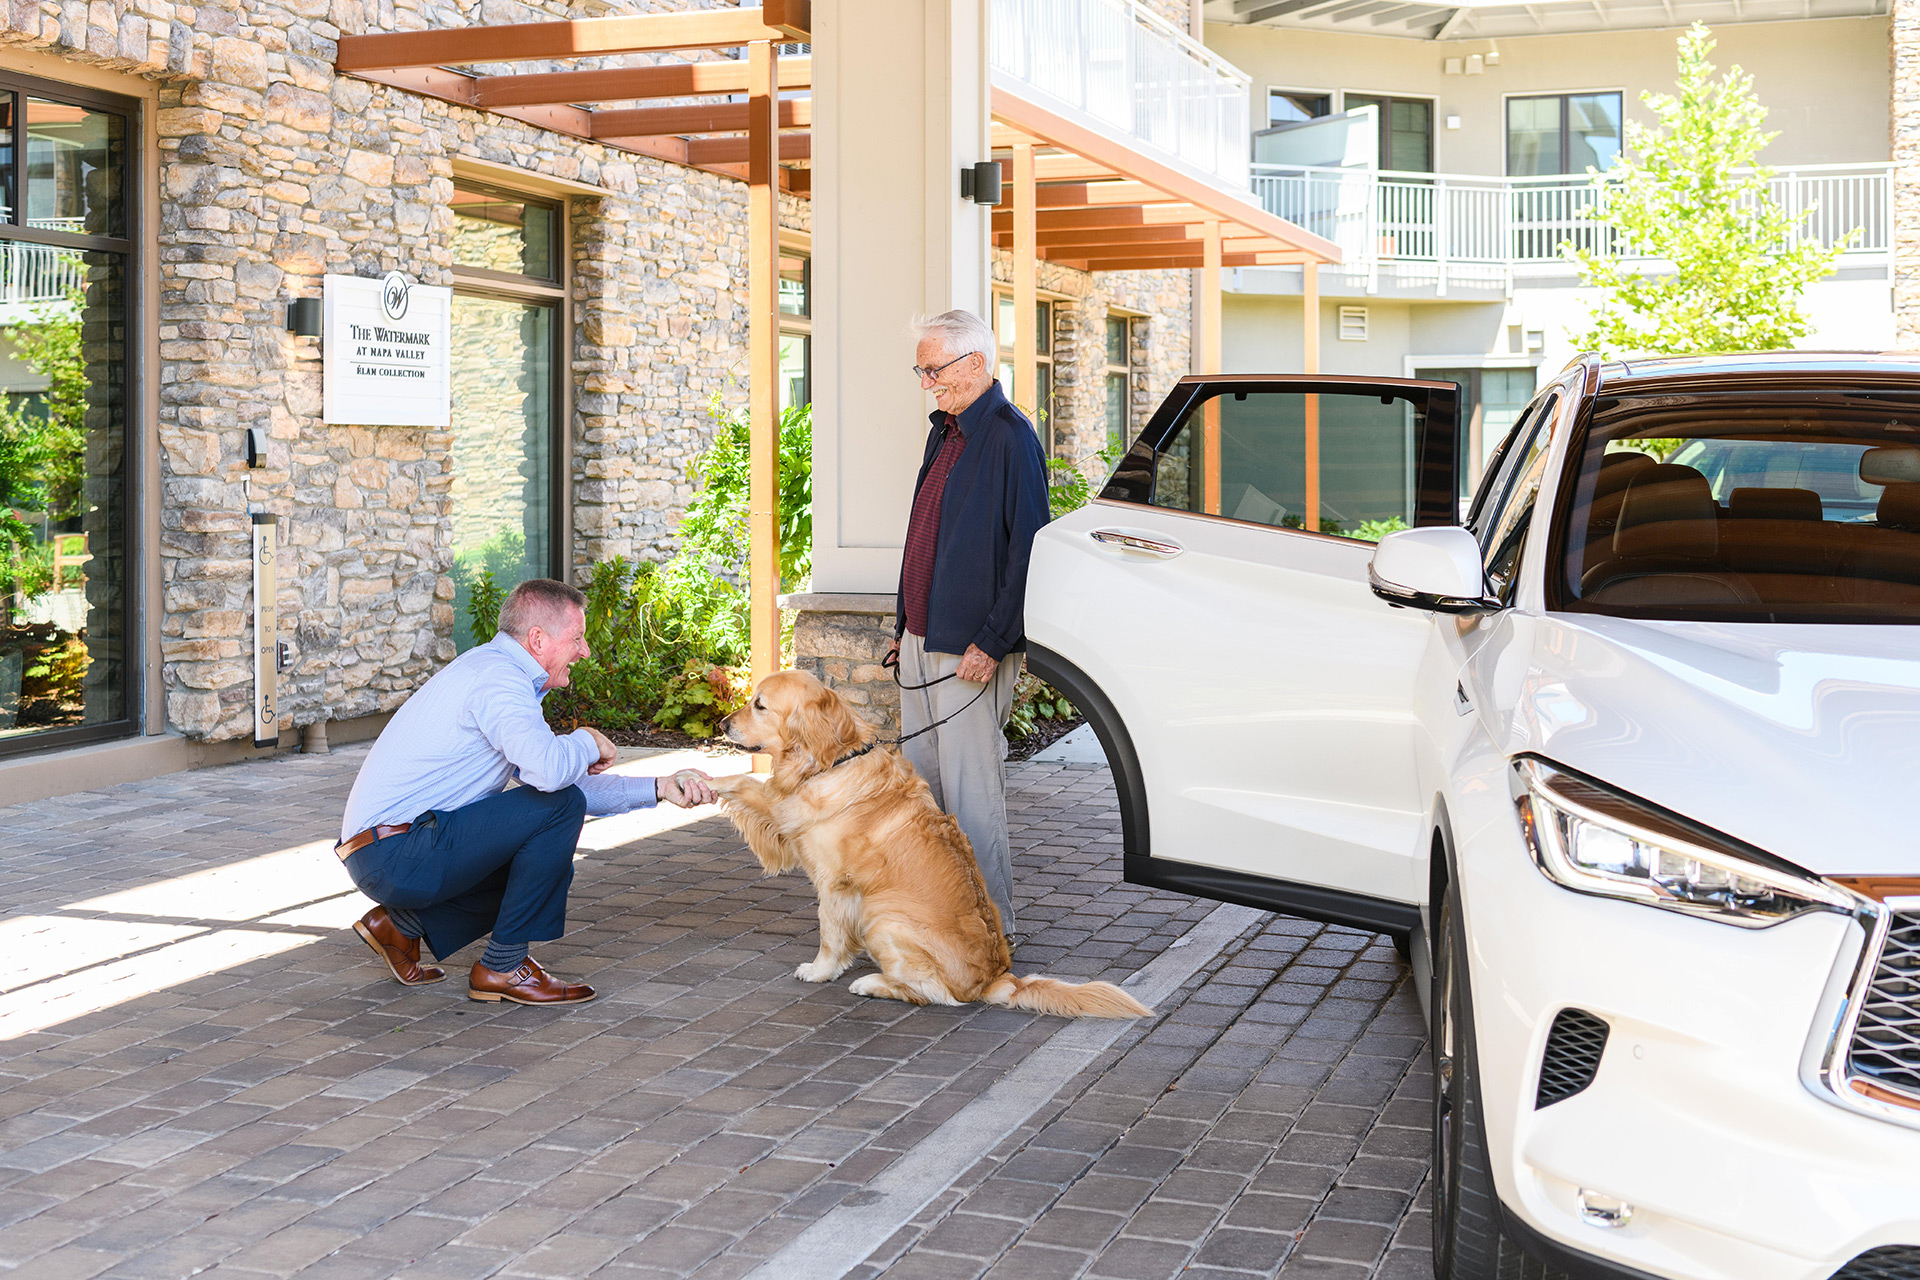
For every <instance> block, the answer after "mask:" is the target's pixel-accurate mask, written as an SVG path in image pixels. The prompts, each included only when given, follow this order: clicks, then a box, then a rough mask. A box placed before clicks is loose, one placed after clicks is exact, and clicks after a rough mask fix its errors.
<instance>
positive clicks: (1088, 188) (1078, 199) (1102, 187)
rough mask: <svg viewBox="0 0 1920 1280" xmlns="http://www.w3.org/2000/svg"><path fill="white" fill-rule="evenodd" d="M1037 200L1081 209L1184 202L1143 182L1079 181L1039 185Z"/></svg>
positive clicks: (1045, 204)
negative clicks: (1115, 205)
mask: <svg viewBox="0 0 1920 1280" xmlns="http://www.w3.org/2000/svg"><path fill="white" fill-rule="evenodd" d="M1036 203H1037V204H1038V205H1039V207H1040V208H1042V209H1081V208H1092V207H1095V206H1098V205H1112V204H1139V205H1150V204H1181V203H1184V202H1183V201H1181V200H1179V199H1178V198H1177V197H1174V196H1170V195H1168V194H1167V193H1166V192H1164V191H1162V190H1160V188H1158V187H1150V186H1148V185H1147V184H1146V183H1144V182H1079V183H1057V184H1055V185H1053V186H1047V187H1041V188H1040V190H1039V192H1038V193H1037V195H1036Z"/></svg>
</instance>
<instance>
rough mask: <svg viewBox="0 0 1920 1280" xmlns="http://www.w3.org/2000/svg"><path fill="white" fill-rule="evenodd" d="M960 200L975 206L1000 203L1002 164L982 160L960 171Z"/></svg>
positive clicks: (996, 161) (995, 161)
mask: <svg viewBox="0 0 1920 1280" xmlns="http://www.w3.org/2000/svg"><path fill="white" fill-rule="evenodd" d="M960 198H961V199H962V200H971V201H973V202H974V203H975V204H999V203H1000V162H999V161H998V160H982V161H981V162H980V163H979V164H976V165H970V166H968V167H967V168H964V169H962V170H961V171H960Z"/></svg>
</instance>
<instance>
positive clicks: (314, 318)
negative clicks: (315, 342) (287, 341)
mask: <svg viewBox="0 0 1920 1280" xmlns="http://www.w3.org/2000/svg"><path fill="white" fill-rule="evenodd" d="M320 327H321V311H320V299H318V298H295V299H294V300H293V301H292V302H289V303H288V304H287V328H289V329H291V330H292V331H293V334H294V336H295V337H297V338H317V337H319V336H320Z"/></svg>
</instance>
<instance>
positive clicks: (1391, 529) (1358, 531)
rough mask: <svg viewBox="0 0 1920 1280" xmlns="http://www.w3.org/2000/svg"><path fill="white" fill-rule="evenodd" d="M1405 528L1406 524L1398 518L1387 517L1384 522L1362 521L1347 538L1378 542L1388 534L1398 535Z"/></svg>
mask: <svg viewBox="0 0 1920 1280" xmlns="http://www.w3.org/2000/svg"><path fill="white" fill-rule="evenodd" d="M1406 527H1407V522H1406V521H1405V520H1402V519H1401V518H1400V517H1399V516H1388V517H1387V518H1386V519H1385V520H1362V521H1361V522H1360V523H1359V524H1357V525H1355V526H1354V528H1353V532H1352V533H1350V534H1348V535H1347V536H1348V537H1349V538H1358V539H1360V541H1362V542H1378V541H1380V539H1382V538H1384V537H1386V536H1387V535H1388V534H1390V533H1398V532H1400V531H1401V530H1402V529H1404V528H1406Z"/></svg>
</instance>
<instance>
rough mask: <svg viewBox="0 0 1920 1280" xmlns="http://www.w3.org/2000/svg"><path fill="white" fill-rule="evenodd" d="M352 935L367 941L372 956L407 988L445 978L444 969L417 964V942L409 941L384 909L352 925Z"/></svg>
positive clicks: (413, 939)
mask: <svg viewBox="0 0 1920 1280" xmlns="http://www.w3.org/2000/svg"><path fill="white" fill-rule="evenodd" d="M353 931H354V932H355V933H357V934H359V935H360V936H361V937H362V938H365V939H366V940H367V945H368V946H370V947H372V948H373V954H375V955H377V956H379V957H380V959H381V960H383V961H384V962H385V963H386V966H387V972H388V973H391V974H392V975H393V976H394V980H395V981H397V982H402V983H405V984H406V985H407V986H409V987H424V986H426V985H427V984H428V983H429V982H439V981H441V980H443V979H444V978H445V977H446V976H447V971H446V970H445V969H438V968H435V967H434V966H433V965H430V964H421V963H420V939H418V938H409V937H408V936H407V935H406V934H404V933H402V932H400V928H399V926H398V925H396V924H394V922H393V920H392V918H391V917H390V916H388V915H387V909H386V908H385V907H375V908H374V909H373V910H371V911H369V912H367V914H365V915H364V916H361V917H360V918H359V919H358V920H356V921H354V922H353Z"/></svg>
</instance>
